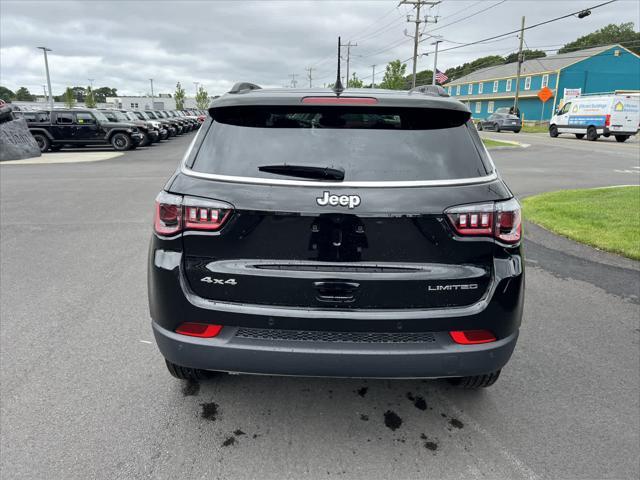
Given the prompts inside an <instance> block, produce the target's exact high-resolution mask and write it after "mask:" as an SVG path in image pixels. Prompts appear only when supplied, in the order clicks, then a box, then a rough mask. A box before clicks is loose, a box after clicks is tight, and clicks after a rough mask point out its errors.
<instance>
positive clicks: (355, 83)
mask: <svg viewBox="0 0 640 480" xmlns="http://www.w3.org/2000/svg"><path fill="white" fill-rule="evenodd" d="M363 86H364V82H363V81H362V80H360V79H359V78H358V76H357V75H356V72H353V76H352V77H351V80H349V88H362V87H363Z"/></svg>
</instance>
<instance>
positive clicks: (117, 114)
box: [100, 108, 160, 147]
mask: <svg viewBox="0 0 640 480" xmlns="http://www.w3.org/2000/svg"><path fill="white" fill-rule="evenodd" d="M100 113H102V114H103V115H104V116H105V117H107V118H108V119H109V121H110V122H116V123H128V124H130V125H132V126H134V127H137V128H138V130H139V131H140V133H141V134H142V141H141V142H140V143H139V144H138V146H139V147H146V146H148V145H150V144H151V143H152V142H157V141H158V139H159V138H160V134H159V133H158V132H157V131H156V130H155V129H154V128H153V126H152V125H151V124H149V125H147V122H143V121H140V120H138V119H136V120H131V119H130V118H129V117H127V115H125V114H124V113H122V112H121V111H120V110H112V109H107V108H101V109H100Z"/></svg>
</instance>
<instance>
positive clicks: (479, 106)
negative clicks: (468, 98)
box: [476, 102, 482, 113]
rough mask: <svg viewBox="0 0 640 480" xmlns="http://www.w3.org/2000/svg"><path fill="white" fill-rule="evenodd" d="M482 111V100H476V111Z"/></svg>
mask: <svg viewBox="0 0 640 480" xmlns="http://www.w3.org/2000/svg"><path fill="white" fill-rule="evenodd" d="M481 111H482V102H476V113H480V112H481Z"/></svg>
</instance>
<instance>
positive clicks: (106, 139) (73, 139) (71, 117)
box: [16, 108, 206, 152]
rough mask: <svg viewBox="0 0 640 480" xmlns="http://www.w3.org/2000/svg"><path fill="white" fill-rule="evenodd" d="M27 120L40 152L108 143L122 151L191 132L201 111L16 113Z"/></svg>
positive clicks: (201, 119)
mask: <svg viewBox="0 0 640 480" xmlns="http://www.w3.org/2000/svg"><path fill="white" fill-rule="evenodd" d="M16 114H17V116H18V117H22V118H24V119H25V120H26V121H27V125H28V127H29V131H30V132H31V135H33V137H34V138H35V140H36V142H37V143H38V146H39V147H40V150H41V151H42V152H47V151H49V150H51V151H58V150H60V149H62V148H65V147H87V146H100V145H111V146H112V147H113V149H114V150H117V151H125V150H132V149H134V148H137V147H145V146H148V145H151V144H152V143H156V142H160V141H162V140H167V139H168V138H170V137H174V136H176V135H182V134H184V133H188V132H191V131H193V130H195V129H197V128H199V127H200V124H201V123H202V122H204V119H205V118H206V117H205V112H204V111H202V110H195V109H192V110H118V109H90V108H55V109H53V110H38V111H22V112H16Z"/></svg>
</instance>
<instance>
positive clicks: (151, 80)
mask: <svg viewBox="0 0 640 480" xmlns="http://www.w3.org/2000/svg"><path fill="white" fill-rule="evenodd" d="M149 81H150V82H151V110H153V109H154V108H153V78H150V79H149Z"/></svg>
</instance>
